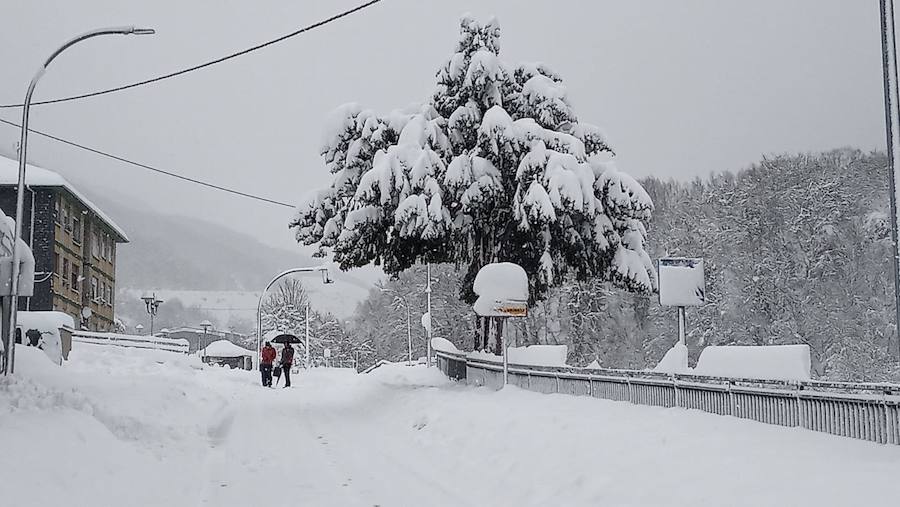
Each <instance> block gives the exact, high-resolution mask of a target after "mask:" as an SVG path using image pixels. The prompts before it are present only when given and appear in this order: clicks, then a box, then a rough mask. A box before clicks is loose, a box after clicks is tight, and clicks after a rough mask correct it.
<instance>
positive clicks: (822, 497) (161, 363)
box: [0, 346, 900, 507]
mask: <svg viewBox="0 0 900 507" xmlns="http://www.w3.org/2000/svg"><path fill="white" fill-rule="evenodd" d="M17 358H18V361H17V369H16V374H15V375H13V376H12V377H8V378H3V379H0V428H2V431H0V449H2V450H3V452H2V453H0V470H3V471H4V472H6V478H5V479H4V481H3V504H4V505H10V506H16V507H36V506H48V505H53V506H59V507H68V506H82V505H98V506H124V505H128V506H136V507H144V506H166V507H180V506H185V507H194V506H201V505H217V506H224V507H228V506H235V507H246V506H247V505H260V504H264V505H267V506H271V507H281V506H289V505H311V506H320V505H321V506H328V505H340V506H372V505H382V506H419V505H434V506H444V505H447V506H474V505H494V506H542V505H566V506H592V505H632V506H674V507H678V506H697V505H728V506H761V505H791V506H801V507H802V506H816V507H828V506H846V505H860V506H861V505H894V504H895V503H896V491H895V489H896V488H895V487H894V486H893V485H894V484H895V483H896V477H897V475H898V474H900V446H888V445H878V444H874V443H870V442H864V441H859V440H853V439H845V438H840V437H836V436H832V435H827V434H823V433H815V432H810V431H806V430H801V429H789V428H783V427H779V426H770V425H765V424H760V423H756V422H753V421H749V420H742V419H734V418H730V417H722V416H717V415H712V414H706V413H702V412H696V411H689V410H683V409H665V408H660V407H649V406H638V405H631V404H628V403H624V402H613V401H605V400H599V399H594V398H590V397H574V396H567V395H556V394H553V395H543V394H538V393H533V392H527V391H523V390H520V389H516V388H513V387H510V388H507V389H504V390H502V391H500V392H495V391H492V390H489V389H485V388H474V387H467V386H464V385H460V384H457V383H455V382H451V381H448V380H447V379H446V378H445V377H444V376H443V375H441V373H440V372H439V371H437V369H435V368H431V369H427V368H425V367H424V366H413V367H407V366H403V365H399V364H387V365H384V366H382V367H381V368H378V369H377V370H375V371H374V372H373V373H371V374H368V375H356V374H355V373H354V372H353V371H352V370H341V369H315V370H313V371H311V372H308V373H305V372H302V373H300V374H298V375H296V376H295V378H294V384H295V386H294V388H292V389H264V388H261V387H259V386H258V382H259V378H258V373H257V372H247V371H240V370H229V369H225V368H209V367H204V366H203V365H201V364H200V363H199V361H198V358H196V357H195V356H187V355H181V354H174V353H167V352H161V351H152V350H137V349H116V348H108V347H91V346H84V347H78V348H77V349H75V350H73V351H72V356H71V359H70V361H68V362H66V363H64V365H63V366H62V367H57V366H54V365H53V364H52V363H51V362H50V361H49V360H48V359H47V358H46V357H45V356H44V355H43V354H42V353H41V352H40V351H37V350H34V349H30V348H26V347H21V348H20V349H19V350H18V351H17ZM686 463H689V466H686V465H685V464H686ZM10 477H14V480H9V479H10Z"/></svg>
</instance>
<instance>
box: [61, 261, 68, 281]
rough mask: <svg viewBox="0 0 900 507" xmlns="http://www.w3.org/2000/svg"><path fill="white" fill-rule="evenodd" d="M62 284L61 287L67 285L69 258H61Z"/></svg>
mask: <svg viewBox="0 0 900 507" xmlns="http://www.w3.org/2000/svg"><path fill="white" fill-rule="evenodd" d="M62 263H63V267H62V285H63V287H68V286H69V259H65V258H64V259H63V261H62Z"/></svg>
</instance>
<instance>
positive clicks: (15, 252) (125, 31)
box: [8, 26, 156, 373]
mask: <svg viewBox="0 0 900 507" xmlns="http://www.w3.org/2000/svg"><path fill="white" fill-rule="evenodd" d="M154 33H156V31H155V30H153V29H152V28H135V27H133V26H120V27H113V28H100V29H97V30H91V31H90V32H85V33H83V34H81V35H79V36H77V37H75V38H73V39H71V40H69V41H68V42H66V43H65V44H63V45H62V46H60V47H59V48H58V49H57V50H56V51H54V52H53V53H52V54H51V55H50V58H47V60H46V61H44V64H43V65H41V68H40V69H38V71H37V73H35V75H34V77H32V78H31V82H30V83H29V84H28V91H27V92H25V101H24V102H23V103H22V133H21V136H20V138H19V139H20V140H19V186H18V189H17V192H16V238H21V237H22V215H23V214H24V207H25V161H26V160H28V159H27V155H28V117H29V113H30V112H31V111H30V110H31V96H32V95H33V94H34V88H35V87H36V86H37V84H38V81H40V79H41V77H43V75H44V73H45V72H47V67H49V66H50V63H51V62H52V61H53V60H54V59H55V58H56V57H57V56H59V55H60V53H62V52H63V51H65V50H67V49H69V48H70V47H72V46H74V45H75V44H78V43H79V42H81V41H83V40H86V39H90V38H91V37H97V36H100V35H152V34H154ZM23 239H24V238H23ZM16 243H17V241H13V244H12V260H13V265H12V278H11V282H12V291H11V293H10V301H12V303H13V304H12V311H11V312H10V315H9V343H15V342H16V339H15V336H16V317H17V315H16V313H18V311H19V303H18V297H19V283H18V282H19V248H18V245H17V244H16ZM15 350H16V348H15V347H12V348H11V350H10V356H9V361H10V368H8V370H9V372H10V373H12V372H13V371H14V366H15Z"/></svg>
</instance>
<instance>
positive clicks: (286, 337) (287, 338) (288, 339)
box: [272, 334, 301, 343]
mask: <svg viewBox="0 0 900 507" xmlns="http://www.w3.org/2000/svg"><path fill="white" fill-rule="evenodd" d="M272 343H301V341H300V338H297V337H296V336H294V335H292V334H280V335H278V336H276V337H275V338H273V339H272Z"/></svg>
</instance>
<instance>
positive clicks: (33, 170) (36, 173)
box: [0, 156, 128, 243]
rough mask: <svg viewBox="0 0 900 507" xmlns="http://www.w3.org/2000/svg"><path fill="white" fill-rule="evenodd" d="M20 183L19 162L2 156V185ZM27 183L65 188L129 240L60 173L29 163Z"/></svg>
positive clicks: (123, 238) (119, 234) (35, 185)
mask: <svg viewBox="0 0 900 507" xmlns="http://www.w3.org/2000/svg"><path fill="white" fill-rule="evenodd" d="M18 183H19V162H18V161H16V160H13V159H11V158H7V157H4V156H0V185H4V186H5V185H17V184H18ZM25 184H26V185H28V186H30V187H57V188H64V189H66V190H67V191H69V193H71V194H72V195H74V196H75V198H76V199H78V200H79V201H81V204H83V205H84V206H85V207H87V208H88V209H90V210H91V211H93V212H94V214H96V215H97V216H98V217H99V218H100V220H103V221H104V222H105V223H106V225H108V226H109V227H110V228H111V229H112V230H113V231H114V232H115V233H116V234H117V235H118V236H119V239H120V240H121V241H120V242H126V243H127V242H128V235H127V234H125V231H124V230H123V229H122V228H121V227H119V226H118V225H117V224H116V223H115V222H114V221H113V219H112V218H110V217H109V216H107V214H106V213H104V212H103V210H101V209H100V208H99V207H98V206H97V205H96V204H94V203H92V202H91V201H90V199H88V198H87V197H85V196H84V195H83V194H82V193H81V192H79V191H78V190H77V189H76V188H75V187H74V186H72V184H71V183H69V182H68V181H67V180H66V179H65V178H63V177H62V176H60V175H59V174H57V173H55V172H53V171H50V170H47V169H44V168H42V167H37V166H34V165H31V164H28V165H27V168H26V171H25Z"/></svg>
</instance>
